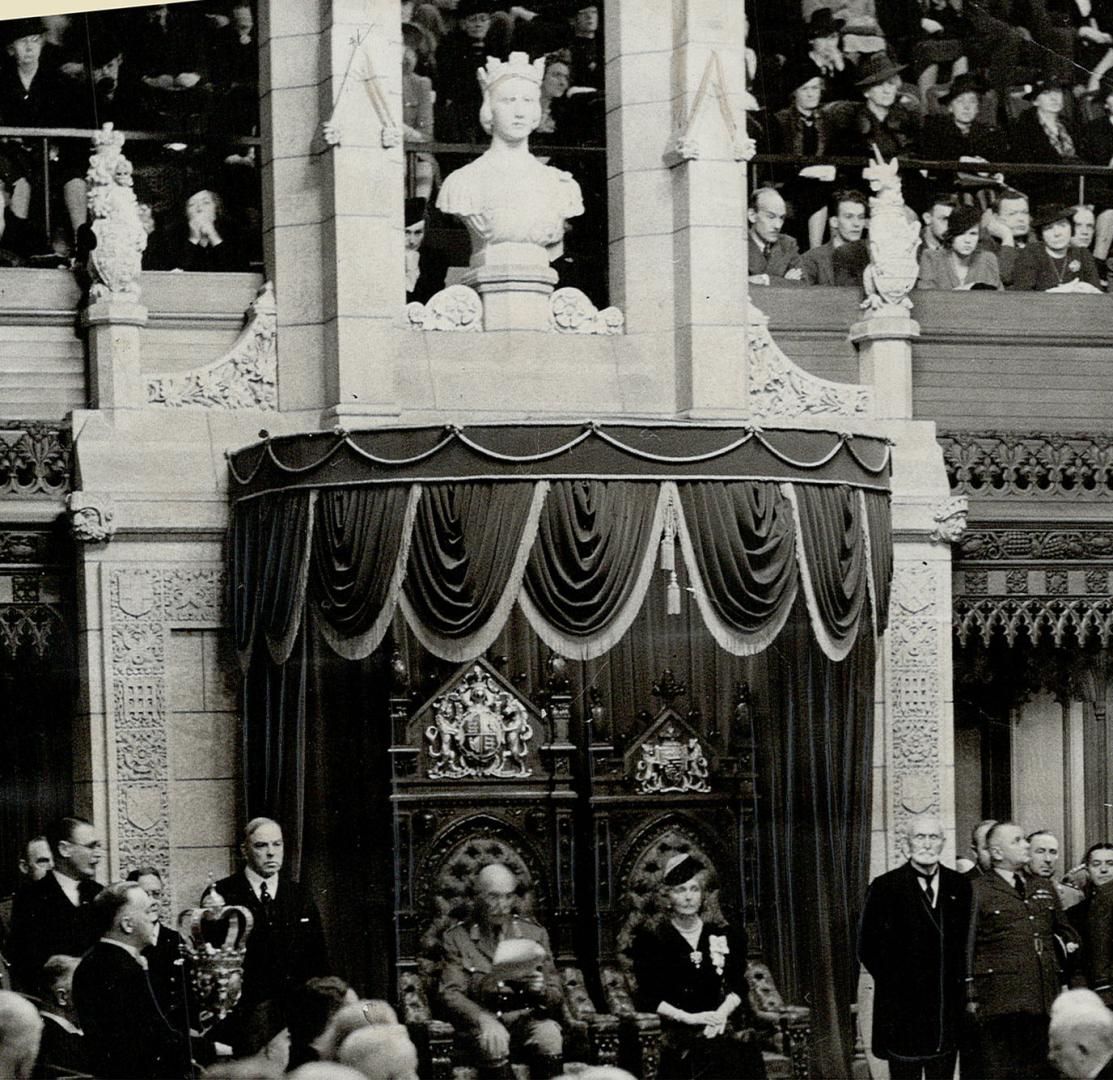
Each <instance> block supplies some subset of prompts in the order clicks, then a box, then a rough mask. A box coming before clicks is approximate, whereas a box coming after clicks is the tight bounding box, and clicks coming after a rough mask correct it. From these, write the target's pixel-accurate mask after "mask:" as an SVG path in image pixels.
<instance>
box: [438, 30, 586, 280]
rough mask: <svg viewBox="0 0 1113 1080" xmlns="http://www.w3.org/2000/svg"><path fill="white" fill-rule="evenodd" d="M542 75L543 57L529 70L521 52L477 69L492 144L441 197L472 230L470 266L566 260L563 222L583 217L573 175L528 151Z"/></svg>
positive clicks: (448, 182)
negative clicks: (561, 256) (545, 162)
mask: <svg viewBox="0 0 1113 1080" xmlns="http://www.w3.org/2000/svg"><path fill="white" fill-rule="evenodd" d="M544 68H545V58H544V57H539V58H538V59H537V60H535V61H534V62H533V63H532V64H531V63H530V61H529V57H528V56H527V55H526V54H525V53H521V52H515V53H511V54H510V58H509V60H508V61H506V62H505V63H504V62H503V61H501V60H497V59H495V58H494V57H488V58H487V64H486V66H485V67H482V68H479V69H478V72H477V74H478V77H479V82H480V85H481V86H482V87H483V104H482V106H481V107H480V110H479V122H480V124H481V125H482V126H483V129H484V131H488V132H490V135H491V145H490V147H489V149H487V150H486V151H485V152H484V153H483V154H482V155H481V156H480V157H479V158H477V159H476V160H475V161H473V162H471V163H470V164H468V165H465V166H463V168H460V169H457V170H456V171H455V172H453V173H450V174H449V175H448V177H447V178H446V179H445V181H444V184H443V186H442V187H441V191H440V195H439V197H438V198H437V208H438V209H439V210H442V211H444V212H445V213H446V214H453V215H454V216H456V217H458V218H460V219H461V220H462V221H463V222H464V224H465V225H466V226H467V229H468V233H469V235H470V236H471V243H472V257H471V264H472V266H483V265H490V264H491V263H498V262H514V263H539V262H542V263H548V262H550V261H551V260H552V259H554V258H556V257H557V256H559V255H560V253H561V250H562V241H563V238H564V230H565V222H567V220H568V219H569V218H572V217H576V216H577V215H579V214H582V213H583V212H584V204H583V199H582V197H581V195H580V185H579V184H577V183H576V181H575V180H573V179H572V176H571V175H570V174H569V173H566V172H563V171H562V170H560V169H554V168H552V167H551V166H549V165H543V164H542V163H541V162H540V161H538V160H537V158H535V157H534V156H533V155H532V154H531V153H530V152H529V136H530V133H531V132H532V131H534V130H535V129H536V127H537V125H538V124H539V123H540V122H541V80H542V78H543V77H544V74H545V71H544Z"/></svg>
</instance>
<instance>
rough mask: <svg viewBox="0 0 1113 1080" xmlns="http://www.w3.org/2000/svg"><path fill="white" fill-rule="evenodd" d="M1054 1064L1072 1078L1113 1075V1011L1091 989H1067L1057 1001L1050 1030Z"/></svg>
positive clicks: (1107, 1076) (1051, 1052)
mask: <svg viewBox="0 0 1113 1080" xmlns="http://www.w3.org/2000/svg"><path fill="white" fill-rule="evenodd" d="M1048 1034H1049V1042H1050V1045H1051V1050H1050V1053H1049V1054H1048V1055H1047V1056H1048V1059H1049V1060H1050V1061H1051V1064H1052V1065H1054V1066H1055V1068H1056V1069H1057V1070H1058V1071H1059V1072H1060V1073H1062V1075H1063V1076H1066V1077H1071V1078H1072V1080H1088V1078H1090V1077H1096V1078H1097V1080H1103V1078H1104V1080H1109V1078H1111V1077H1113V1012H1110V1011H1109V1010H1108V1009H1107V1008H1106V1007H1105V1006H1104V1005H1102V1003H1101V1002H1100V1001H1098V1000H1096V999H1095V998H1094V994H1093V992H1092V991H1090V990H1066V991H1064V992H1063V993H1062V994H1060V995H1059V997H1058V998H1056V1000H1055V1007H1054V1008H1053V1009H1052V1011H1051V1027H1050V1030H1049V1033H1048Z"/></svg>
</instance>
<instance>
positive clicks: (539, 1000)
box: [440, 863, 564, 1077]
mask: <svg viewBox="0 0 1113 1080" xmlns="http://www.w3.org/2000/svg"><path fill="white" fill-rule="evenodd" d="M517 887H518V882H517V879H516V878H515V877H514V874H513V873H512V872H511V871H510V870H509V869H508V868H507V867H505V866H503V865H502V864H501V863H489V864H488V865H487V866H484V867H483V868H482V869H481V870H480V871H479V873H478V874H476V877H475V895H476V906H475V915H474V917H473V919H472V920H471V921H470V922H460V923H456V925H455V926H452V927H449V929H448V930H447V931H445V934H444V938H443V941H442V945H443V950H444V966H443V967H442V969H441V981H440V996H441V1001H442V1002H443V1003H444V1007H445V1009H446V1011H447V1012H448V1014H449V1016H450V1017H451V1018H452V1019H453V1020H454V1021H456V1022H457V1023H458V1024H459V1025H460V1026H461V1027H462V1028H464V1029H465V1030H466V1031H468V1032H469V1033H470V1034H471V1036H472V1037H473V1038H474V1040H475V1045H476V1049H477V1051H478V1054H479V1060H480V1066H481V1069H482V1075H486V1076H496V1077H504V1076H511V1075H513V1074H512V1073H511V1071H510V1054H511V1050H512V1049H513V1050H515V1051H518V1052H520V1053H524V1054H525V1055H527V1056H528V1057H529V1058H530V1059H531V1066H532V1070H533V1075H535V1076H543V1077H548V1076H559V1075H560V1074H561V1073H562V1072H563V1071H564V1070H563V1065H562V1054H561V1051H562V1042H561V1031H560V1025H559V1024H558V1023H557V1022H556V1020H554V1019H552V1016H553V1014H555V1013H557V1012H558V1010H559V1009H560V1005H561V1001H562V1000H563V993H562V991H561V986H560V978H559V976H558V975H557V971H556V968H555V967H554V965H553V954H552V949H551V948H550V947H549V935H548V934H547V933H546V932H545V929H544V927H541V926H538V925H537V924H536V923H534V922H531V921H530V920H529V919H525V918H523V917H522V916H521V915H519V914H517V913H516V912H515V911H514V903H515V891H516V889H517ZM514 939H519V940H524V941H532V942H535V943H537V944H538V945H540V946H541V948H542V949H543V950H544V955H543V956H541V957H540V958H539V960H538V963H537V966H536V967H535V968H533V969H532V970H531V971H529V973H528V974H525V975H523V976H522V977H516V978H500V977H499V973H498V971H494V972H493V971H492V968H494V967H495V952H496V950H497V949H498V947H499V944H500V942H503V941H509V940H514ZM504 951H505V950H504Z"/></svg>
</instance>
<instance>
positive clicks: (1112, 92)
mask: <svg viewBox="0 0 1113 1080" xmlns="http://www.w3.org/2000/svg"><path fill="white" fill-rule="evenodd" d="M1092 94H1093V97H1094V99H1095V100H1096V101H1097V102H1099V103H1100V104H1101V106H1102V114H1101V116H1098V117H1095V118H1094V119H1093V120H1091V121H1090V122H1089V123H1088V124H1087V125H1086V127H1085V129H1084V130H1083V132H1082V145H1081V147H1080V150H1081V153H1082V157H1083V158H1084V159H1085V160H1086V161H1087V162H1089V164H1091V165H1101V166H1104V167H1106V168H1108V167H1109V166H1111V165H1113V79H1103V80H1101V82H1099V83H1098V86H1097V89H1096V90H1094V91H1092ZM1086 201H1087V202H1088V203H1092V204H1093V207H1094V213H1095V215H1096V216H1097V233H1096V236H1095V238H1094V258H1095V259H1096V260H1097V261H1098V262H1099V263H1104V262H1105V260H1106V259H1107V258H1108V256H1109V251H1110V246H1111V243H1113V183H1111V182H1110V181H1109V180H1108V179H1106V178H1105V177H1100V176H1087V177H1086Z"/></svg>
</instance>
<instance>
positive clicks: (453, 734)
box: [425, 664, 533, 780]
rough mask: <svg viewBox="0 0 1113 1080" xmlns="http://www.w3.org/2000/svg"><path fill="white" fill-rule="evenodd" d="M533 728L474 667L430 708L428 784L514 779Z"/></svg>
mask: <svg viewBox="0 0 1113 1080" xmlns="http://www.w3.org/2000/svg"><path fill="white" fill-rule="evenodd" d="M532 738H533V726H532V725H531V724H530V722H529V714H528V712H527V710H526V708H525V705H524V704H523V703H522V702H521V701H519V700H518V699H517V698H516V697H515V696H514V695H513V694H511V693H510V692H509V691H507V690H506V688H505V687H503V686H502V685H501V684H500V683H499V682H498V681H497V680H496V679H495V678H494V677H493V676H492V675H491V674H490V672H488V671H486V670H485V669H484V668H483V667H481V666H480V665H479V664H476V665H475V666H474V667H472V669H471V670H470V671H469V672H468V673H467V674H466V675H465V676H464V678H463V679H462V680H461V681H459V682H457V684H456V685H455V687H453V688H452V689H451V690H449V691H448V692H447V693H445V694H443V695H442V696H441V697H439V698H438V699H436V700H435V701H434V702H433V723H432V724H430V725H429V726H428V727H427V728H426V729H425V741H426V744H427V749H428V754H429V757H430V758H431V759H432V760H433V765H432V766H431V767H430V769H429V777H430V779H433V780H457V779H461V778H463V777H468V776H484V777H497V778H500V779H511V778H515V779H520V778H522V777H526V776H529V775H530V774H531V772H532V770H531V769H530V767H529V764H528V762H527V760H526V758H527V754H528V743H529V741H530V739H532Z"/></svg>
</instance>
